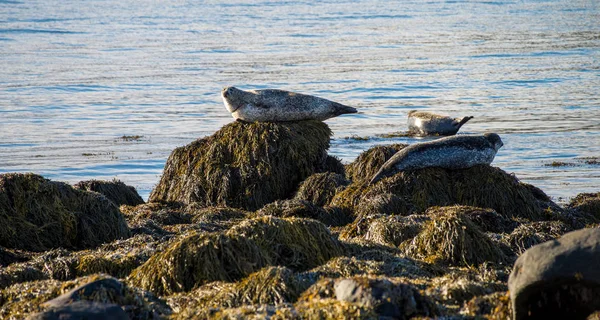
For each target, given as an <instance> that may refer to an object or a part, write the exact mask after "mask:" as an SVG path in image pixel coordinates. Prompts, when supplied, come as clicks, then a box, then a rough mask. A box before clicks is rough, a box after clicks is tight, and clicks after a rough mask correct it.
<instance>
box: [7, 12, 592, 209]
mask: <svg viewBox="0 0 600 320" xmlns="http://www.w3.org/2000/svg"><path fill="white" fill-rule="evenodd" d="M599 21H600V2H598V1H595V0H590V1H577V0H564V1H428V2H424V1H414V2H409V1H399V2H394V1H361V2H354V1H323V2H318V3H317V2H315V1H305V2H302V1H293V2H292V1H290V2H282V1H262V2H255V1H216V2H208V1H207V2H204V1H202V2H201V1H193V2H192V1H116V0H97V1H82V0H77V1H73V0H67V1H12V0H0V70H1V71H0V75H1V77H0V173H1V172H13V171H31V172H35V173H38V174H42V175H44V176H45V177H48V178H50V179H54V180H61V181H67V182H71V183H74V182H77V181H80V180H86V179H93V178H94V179H112V178H118V179H120V180H122V181H124V182H125V183H127V184H130V185H133V186H135V187H136V188H137V189H138V191H139V192H140V193H141V194H142V196H143V197H144V198H147V196H148V194H149V192H150V190H151V189H152V188H153V186H154V185H155V184H156V183H157V182H158V179H159V177H160V174H161V172H162V168H163V166H164V163H165V161H166V158H167V157H168V155H169V153H170V152H171V150H173V149H174V148H175V147H178V146H182V145H185V144H187V143H189V142H191V141H193V140H195V139H197V138H199V137H203V136H206V135H209V134H212V133H213V132H214V131H216V130H218V129H219V128H220V127H221V126H223V125H224V124H226V123H229V122H230V121H232V118H231V117H230V116H229V115H228V114H227V112H226V110H225V108H224V106H223V104H222V101H221V98H220V95H219V93H220V89H221V88H222V87H224V86H227V85H235V86H237V87H240V88H242V89H260V88H280V89H286V90H291V91H298V92H302V93H307V94H313V95H318V96H321V97H324V98H328V99H330V100H334V101H338V102H341V103H344V104H348V105H352V106H355V107H357V108H359V110H360V112H359V113H358V114H354V115H344V116H341V117H338V118H335V119H331V120H328V121H327V123H328V124H329V126H330V127H331V128H332V130H333V131H334V134H335V136H334V140H333V141H332V146H331V149H330V153H331V154H334V155H336V156H338V157H340V158H342V159H343V160H344V161H346V162H349V161H352V160H353V159H354V158H356V156H357V155H358V154H359V153H360V152H362V151H364V150H366V149H367V148H369V147H371V146H373V145H376V144H386V143H395V142H405V143H413V142H415V141H417V140H416V139H413V138H393V139H384V138H376V137H375V135H377V134H381V133H390V132H395V131H403V130H406V113H407V112H408V111H409V110H411V109H422V110H429V111H436V112H442V113H446V114H451V115H455V116H465V115H472V116H474V117H475V118H474V119H473V120H471V121H470V122H469V123H468V124H467V125H465V127H463V129H462V130H461V133H481V132H492V131H493V132H497V133H499V134H500V135H501V136H502V139H503V140H504V144H505V146H504V147H503V148H502V149H501V150H500V152H499V153H498V155H497V157H496V160H495V161H494V165H496V166H498V167H500V168H502V169H504V170H506V171H507V172H510V173H514V174H515V175H516V176H517V177H519V178H520V179H521V180H523V181H525V182H529V183H532V184H534V185H536V186H538V187H540V188H542V189H543V190H544V191H545V192H546V193H548V194H549V195H550V196H552V197H553V198H554V199H555V200H557V201H566V200H567V199H569V197H573V196H575V195H576V194H578V193H581V192H597V191H600V183H599V182H600V170H599V169H600V166H599V165H597V164H593V163H591V164H588V163H585V161H584V160H582V159H581V158H584V157H598V156H600V98H599V95H598V88H600V50H599V49H600V23H599ZM354 135H356V136H371V137H375V138H373V139H370V140H368V141H362V140H353V139H345V138H346V137H350V136H354ZM123 136H140V137H139V138H138V139H123V138H122V137H123ZM553 161H560V162H568V163H573V164H575V165H572V166H560V167H551V166H547V165H548V164H550V163H552V162H553Z"/></svg>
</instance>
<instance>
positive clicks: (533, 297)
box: [508, 228, 600, 320]
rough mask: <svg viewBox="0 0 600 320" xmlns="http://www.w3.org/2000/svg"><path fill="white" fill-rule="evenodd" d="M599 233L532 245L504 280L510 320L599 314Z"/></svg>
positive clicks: (577, 233) (586, 232) (583, 232)
mask: <svg viewBox="0 0 600 320" xmlns="http://www.w3.org/2000/svg"><path fill="white" fill-rule="evenodd" d="M599 266H600V229H598V228H593V229H583V230H579V231H574V232H570V233H567V234H565V235H563V236H562V237H561V238H560V239H557V240H551V241H548V242H544V243H542V244H539V245H536V246H534V247H532V248H530V249H529V250H527V251H525V253H523V254H522V255H521V256H520V257H519V259H518V260H517V261H516V262H515V265H514V267H513V271H512V273H511V275H510V277H509V279H508V288H509V291H510V298H511V302H512V308H513V316H514V319H517V320H518V319H547V318H552V319H585V318H586V317H587V316H588V315H589V314H591V313H592V312H593V311H595V310H600V267H599Z"/></svg>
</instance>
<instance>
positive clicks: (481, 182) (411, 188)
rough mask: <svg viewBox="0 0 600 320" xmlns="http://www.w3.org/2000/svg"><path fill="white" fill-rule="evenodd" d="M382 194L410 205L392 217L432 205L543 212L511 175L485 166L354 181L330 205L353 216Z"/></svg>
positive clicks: (527, 214) (510, 213)
mask: <svg viewBox="0 0 600 320" xmlns="http://www.w3.org/2000/svg"><path fill="white" fill-rule="evenodd" d="M382 194H393V195H396V196H397V197H399V199H401V200H402V201H404V202H405V203H407V204H410V205H408V206H405V208H406V210H410V211H409V212H406V213H404V212H394V213H396V214H410V213H412V212H415V211H416V212H423V211H425V210H426V209H427V208H429V207H433V206H451V205H465V206H472V207H480V208H491V209H493V210H495V211H496V212H497V213H498V214H500V215H502V216H504V217H505V218H514V217H520V218H524V219H532V220H541V219H543V218H544V210H543V208H542V207H541V206H540V203H539V200H538V199H537V198H536V197H535V196H534V194H533V193H532V191H531V190H530V188H528V187H527V186H526V185H525V184H523V183H521V182H520V181H519V180H518V179H517V178H515V177H514V176H513V175H510V174H508V173H506V172H504V171H503V170H501V169H499V168H495V167H491V166H488V165H478V166H474V167H471V168H468V169H462V170H450V169H442V168H425V169H419V170H412V171H403V172H399V173H396V174H395V175H393V176H391V177H388V178H385V179H382V180H381V181H379V182H377V183H375V184H373V185H369V184H368V183H367V182H365V181H359V182H354V183H353V184H351V185H349V186H348V187H347V188H346V189H344V190H343V191H341V192H339V193H337V194H336V195H335V196H334V198H333V199H332V201H331V206H336V207H340V208H343V209H346V210H350V211H353V212H355V213H357V212H358V208H359V204H361V203H362V202H365V201H369V199H375V198H376V197H379V196H380V195H382ZM398 208H402V206H399V207H398Z"/></svg>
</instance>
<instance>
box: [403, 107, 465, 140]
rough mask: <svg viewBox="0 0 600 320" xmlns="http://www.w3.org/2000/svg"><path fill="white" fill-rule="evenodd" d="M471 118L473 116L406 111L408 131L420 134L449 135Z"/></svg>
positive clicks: (453, 133)
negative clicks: (455, 116) (458, 116)
mask: <svg viewBox="0 0 600 320" xmlns="http://www.w3.org/2000/svg"><path fill="white" fill-rule="evenodd" d="M471 119H473V117H464V118H462V119H459V118H456V119H455V118H451V117H448V116H443V115H439V114H435V113H431V112H427V111H417V110H412V111H409V112H408V131H409V132H411V133H414V134H416V135H421V136H427V135H440V136H451V135H455V134H456V133H457V132H458V129H460V127H462V125H463V124H465V123H467V121H469V120H471Z"/></svg>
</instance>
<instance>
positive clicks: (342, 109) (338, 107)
mask: <svg viewBox="0 0 600 320" xmlns="http://www.w3.org/2000/svg"><path fill="white" fill-rule="evenodd" d="M334 106H335V112H334V114H335V115H336V116H339V115H340V114H346V113H357V112H358V111H357V110H356V108H352V107H348V106H345V105H343V104H339V103H336V104H335V105H334Z"/></svg>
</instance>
